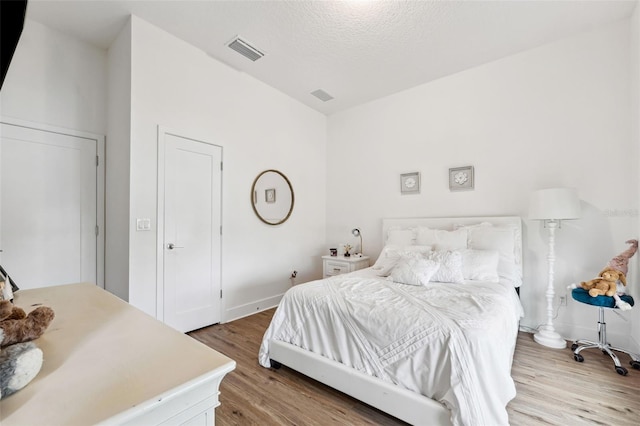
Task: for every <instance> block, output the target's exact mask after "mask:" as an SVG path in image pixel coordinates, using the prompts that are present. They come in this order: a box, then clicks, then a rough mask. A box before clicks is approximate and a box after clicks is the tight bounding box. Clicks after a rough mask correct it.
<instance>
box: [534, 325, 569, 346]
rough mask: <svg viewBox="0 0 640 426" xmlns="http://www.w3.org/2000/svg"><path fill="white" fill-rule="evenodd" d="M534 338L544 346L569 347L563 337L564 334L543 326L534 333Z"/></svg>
mask: <svg viewBox="0 0 640 426" xmlns="http://www.w3.org/2000/svg"><path fill="white" fill-rule="evenodd" d="M543 327H544V326H543ZM533 340H535V341H536V342H538V343H540V344H541V345H543V346H547V347H549V348H553V349H564V348H566V347H567V342H566V341H565V340H564V339H563V338H562V336H560V335H559V334H558V333H556V332H555V331H553V330H546V329H544V328H541V329H540V330H538V332H537V333H536V334H534V335H533Z"/></svg>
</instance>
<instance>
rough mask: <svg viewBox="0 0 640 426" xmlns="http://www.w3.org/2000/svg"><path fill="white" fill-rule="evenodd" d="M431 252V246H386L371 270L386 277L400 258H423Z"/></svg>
mask: <svg viewBox="0 0 640 426" xmlns="http://www.w3.org/2000/svg"><path fill="white" fill-rule="evenodd" d="M429 252H431V247H430V246H396V245H392V244H391V245H389V244H388V245H386V246H384V248H383V249H382V251H381V252H380V256H378V259H377V260H376V263H374V264H373V266H372V267H371V269H373V270H374V271H375V273H376V275H378V276H380V277H386V276H388V275H389V272H391V269H393V267H394V266H395V265H396V263H398V260H399V259H400V257H403V256H404V257H423V256H424V255H426V254H428V253H429Z"/></svg>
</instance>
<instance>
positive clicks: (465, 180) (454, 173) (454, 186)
mask: <svg viewBox="0 0 640 426" xmlns="http://www.w3.org/2000/svg"><path fill="white" fill-rule="evenodd" d="M471 189H473V166H465V167H454V168H452V169H449V190H450V191H468V190H471Z"/></svg>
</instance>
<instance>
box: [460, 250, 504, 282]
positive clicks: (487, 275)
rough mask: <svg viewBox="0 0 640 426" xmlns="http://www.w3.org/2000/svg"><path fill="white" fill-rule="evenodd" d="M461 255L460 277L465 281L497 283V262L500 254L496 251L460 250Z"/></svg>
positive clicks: (498, 278) (498, 279)
mask: <svg viewBox="0 0 640 426" xmlns="http://www.w3.org/2000/svg"><path fill="white" fill-rule="evenodd" d="M460 254H461V255H462V275H463V276H464V279H465V280H477V281H489V282H496V283H497V282H498V281H500V277H499V276H498V261H499V260H500V254H499V253H498V251H497V250H474V249H464V250H460Z"/></svg>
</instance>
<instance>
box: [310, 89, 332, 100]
mask: <svg viewBox="0 0 640 426" xmlns="http://www.w3.org/2000/svg"><path fill="white" fill-rule="evenodd" d="M311 94H312V95H313V96H315V97H316V98H318V99H320V100H321V101H322V102H327V101H330V100H331V99H333V96H331V95H330V94H328V93H327V92H325V91H324V90H322V89H318V90H314V91H313V92H311Z"/></svg>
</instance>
